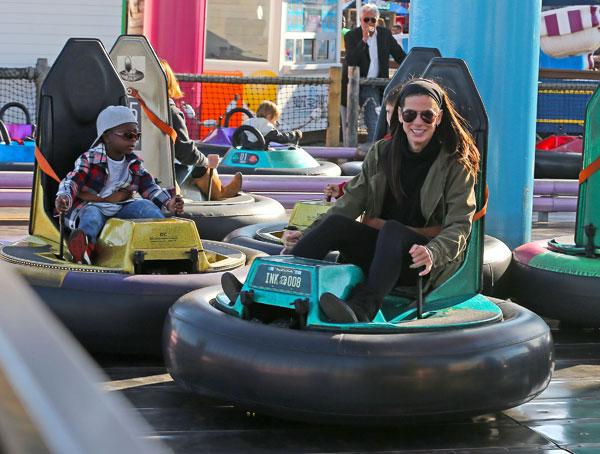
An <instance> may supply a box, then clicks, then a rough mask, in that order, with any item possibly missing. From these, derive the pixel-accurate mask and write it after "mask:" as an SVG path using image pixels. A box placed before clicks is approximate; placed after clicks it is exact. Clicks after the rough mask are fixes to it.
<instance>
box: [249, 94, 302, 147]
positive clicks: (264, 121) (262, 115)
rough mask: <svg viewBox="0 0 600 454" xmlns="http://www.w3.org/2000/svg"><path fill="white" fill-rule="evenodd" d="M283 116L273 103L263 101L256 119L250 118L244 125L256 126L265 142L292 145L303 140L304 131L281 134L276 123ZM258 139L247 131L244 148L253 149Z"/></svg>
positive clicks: (257, 111)
mask: <svg viewBox="0 0 600 454" xmlns="http://www.w3.org/2000/svg"><path fill="white" fill-rule="evenodd" d="M280 116H281V110H280V109H279V107H278V106H277V104H275V103H274V102H272V101H263V102H261V103H260V105H259V106H258V109H257V110H256V117H253V118H248V119H247V120H245V121H244V122H243V123H242V124H243V125H249V126H254V127H255V128H256V129H258V130H259V131H260V133H261V134H262V135H263V137H264V138H265V142H266V143H269V142H277V143H281V144H284V143H292V142H296V141H298V140H300V139H301V138H302V131H300V130H299V129H296V130H294V131H290V132H279V131H278V130H277V129H276V128H275V126H274V125H275V122H277V120H279V117H280ZM255 141H256V138H255V137H254V135H253V134H252V133H251V132H248V131H245V134H244V135H243V136H242V147H244V148H246V149H252V148H253V147H255V146H256V143H255Z"/></svg>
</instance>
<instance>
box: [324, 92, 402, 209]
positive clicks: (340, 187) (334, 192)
mask: <svg viewBox="0 0 600 454" xmlns="http://www.w3.org/2000/svg"><path fill="white" fill-rule="evenodd" d="M401 88H402V87H396V88H394V89H393V90H392V91H391V92H390V93H389V94H388V95H387V96H386V98H385V119H386V120H387V125H388V128H387V129H388V132H387V133H386V135H385V136H383V139H382V140H390V139H391V138H392V136H391V134H390V132H389V127H390V119H391V118H392V113H393V112H394V105H395V104H396V100H397V99H398V95H399V94H400V89H401ZM346 183H347V182H346V181H344V182H343V183H340V184H328V185H327V186H325V188H324V189H323V194H324V195H325V197H326V198H327V199H328V200H329V199H332V198H333V199H339V198H340V197H341V196H343V195H344V186H346Z"/></svg>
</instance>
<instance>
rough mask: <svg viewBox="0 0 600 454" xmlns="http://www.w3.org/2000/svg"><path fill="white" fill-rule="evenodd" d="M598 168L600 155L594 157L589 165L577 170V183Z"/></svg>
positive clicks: (581, 181) (580, 182)
mask: <svg viewBox="0 0 600 454" xmlns="http://www.w3.org/2000/svg"><path fill="white" fill-rule="evenodd" d="M598 169H600V157H598V158H596V159H595V160H594V161H593V162H592V163H591V164H590V165H589V166H587V167H586V168H585V169H583V170H582V171H581V172H579V184H582V183H583V182H584V181H585V180H587V179H588V178H589V177H591V176H592V174H593V173H594V172H595V171H596V170H598Z"/></svg>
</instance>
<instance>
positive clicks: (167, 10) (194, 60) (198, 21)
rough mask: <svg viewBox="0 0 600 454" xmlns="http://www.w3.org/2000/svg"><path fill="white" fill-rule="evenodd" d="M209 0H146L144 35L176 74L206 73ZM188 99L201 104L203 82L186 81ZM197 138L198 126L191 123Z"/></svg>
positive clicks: (182, 86)
mask: <svg viewBox="0 0 600 454" xmlns="http://www.w3.org/2000/svg"><path fill="white" fill-rule="evenodd" d="M205 28H206V0H177V1H173V0H146V1H145V5H144V34H145V35H146V37H147V38H148V40H149V41H150V44H152V47H154V50H155V51H156V54H157V55H158V57H159V58H164V59H166V60H167V61H168V62H169V64H170V65H171V68H173V71H175V72H176V73H192V74H202V72H203V71H204V35H205ZM181 88H182V90H183V92H184V93H185V97H184V100H185V102H187V103H189V104H191V105H192V106H194V107H195V108H197V107H198V106H200V98H201V93H200V85H199V84H196V83H182V84H181ZM188 128H190V133H191V134H192V136H193V137H196V135H197V129H198V128H197V125H195V124H192V123H191V122H188Z"/></svg>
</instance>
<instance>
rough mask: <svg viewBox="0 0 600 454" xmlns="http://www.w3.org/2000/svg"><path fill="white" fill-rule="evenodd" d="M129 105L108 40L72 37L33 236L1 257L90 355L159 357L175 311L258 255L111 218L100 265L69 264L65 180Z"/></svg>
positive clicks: (45, 94) (42, 118) (47, 105)
mask: <svg viewBox="0 0 600 454" xmlns="http://www.w3.org/2000/svg"><path fill="white" fill-rule="evenodd" d="M82 81H83V82H82ZM125 103H126V92H125V87H124V86H123V84H122V83H121V81H120V79H119V76H118V74H117V72H116V71H115V69H114V67H113V66H112V64H111V62H110V60H109V58H108V55H107V53H106V51H105V50H104V47H103V46H102V44H101V42H100V41H99V40H95V39H70V40H69V41H68V42H67V44H66V45H65V47H64V48H63V50H62V51H61V53H60V55H59V56H58V58H57V60H56V62H55V63H54V65H53V66H52V69H51V70H50V72H49V73H48V76H47V77H46V79H45V81H44V84H43V86H42V89H41V103H40V110H39V121H38V124H39V135H38V138H37V141H38V142H37V146H38V149H39V154H37V155H36V164H35V169H34V181H33V186H32V202H31V215H30V220H29V236H28V237H26V238H25V239H23V240H22V241H18V242H16V243H12V244H4V245H2V246H1V247H0V259H1V260H3V261H5V262H8V263H10V264H11V266H12V267H13V268H14V269H15V270H16V271H17V272H19V273H20V274H21V275H22V276H24V277H25V279H26V280H27V282H28V283H29V284H30V285H31V286H32V287H33V289H34V290H35V291H36V292H37V293H38V294H39V295H40V297H41V298H42V300H43V301H44V302H45V303H46V304H47V306H48V307H49V308H50V310H51V311H52V312H54V313H55V314H56V315H57V316H58V318H59V319H60V320H61V321H62V322H63V323H64V324H65V325H66V327H67V328H68V329H69V330H71V331H72V332H73V334H74V335H75V336H76V338H77V339H78V340H79V341H80V342H81V343H82V344H83V345H84V346H85V347H86V348H88V349H89V350H90V351H94V352H105V353H124V354H159V353H160V338H161V331H162V325H163V322H164V318H165V316H166V314H167V311H168V308H169V307H170V306H171V304H172V303H173V302H174V301H175V300H176V299H177V298H178V297H179V296H181V295H183V294H185V293H187V292H189V291H190V290H192V289H197V288H202V287H206V286H210V285H214V284H215V283H218V282H219V280H220V275H221V273H222V272H223V271H224V270H231V271H234V272H235V273H237V274H238V275H240V276H244V275H245V273H246V272H247V264H249V263H250V262H251V261H252V259H253V258H254V257H255V256H257V255H258V254H260V252H258V251H254V250H251V249H247V248H244V247H239V246H234V245H228V244H224V243H220V242H216V241H207V240H201V239H200V236H199V233H198V229H197V228H196V224H195V223H194V222H193V221H191V220H189V219H180V218H168V219H150V220H149V219H144V220H120V219H114V218H113V219H110V220H109V221H108V222H107V223H106V225H105V227H104V229H103V230H102V232H101V234H100V237H99V239H98V243H97V256H96V258H95V261H94V265H78V264H75V263H72V262H71V261H70V260H68V259H69V257H68V254H67V253H66V251H65V250H66V248H65V246H64V238H63V236H64V235H63V234H62V233H63V229H62V228H61V225H60V222H57V221H56V218H55V217H54V198H55V194H56V192H57V189H58V181H60V179H61V178H62V177H64V176H65V175H66V174H67V172H69V171H70V170H71V169H72V168H73V163H74V161H75V159H76V158H77V156H79V155H80V154H81V153H82V152H84V151H86V150H87V149H88V148H89V146H90V144H91V143H92V141H93V139H94V138H95V137H96V126H95V122H96V117H97V116H98V113H99V112H100V111H101V110H102V109H103V108H104V107H106V106H108V105H124V104H125ZM166 157H167V158H170V157H169V156H166ZM167 162H172V161H170V159H167ZM157 164H158V169H159V170H160V169H161V168H162V169H163V170H166V171H167V172H166V173H164V174H163V175H162V176H161V178H163V181H162V184H163V186H166V187H169V186H171V187H173V186H174V184H175V181H174V180H173V178H172V172H171V177H170V178H171V179H169V173H168V166H167V165H164V166H163V165H161V163H157ZM12 303H16V302H12Z"/></svg>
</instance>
